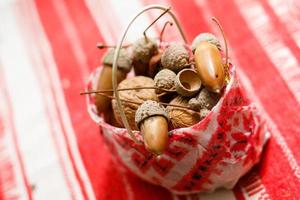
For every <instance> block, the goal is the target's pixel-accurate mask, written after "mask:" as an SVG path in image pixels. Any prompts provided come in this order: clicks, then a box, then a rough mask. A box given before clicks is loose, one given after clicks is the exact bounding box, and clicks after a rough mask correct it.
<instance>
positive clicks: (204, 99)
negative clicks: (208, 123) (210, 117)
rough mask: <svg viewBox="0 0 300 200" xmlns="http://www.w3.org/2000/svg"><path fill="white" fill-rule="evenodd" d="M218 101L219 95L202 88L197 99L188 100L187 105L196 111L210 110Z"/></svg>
mask: <svg viewBox="0 0 300 200" xmlns="http://www.w3.org/2000/svg"><path fill="white" fill-rule="evenodd" d="M219 99H220V95H218V94H216V93H213V92H210V91H208V90H207V89H206V88H203V89H202V90H201V91H200V93H199V94H198V96H197V97H195V98H192V99H190V100H189V105H190V106H191V107H192V108H196V109H197V110H200V109H204V108H205V109H208V110H211V109H212V108H213V107H214V106H215V105H216V104H217V103H218V101H219Z"/></svg>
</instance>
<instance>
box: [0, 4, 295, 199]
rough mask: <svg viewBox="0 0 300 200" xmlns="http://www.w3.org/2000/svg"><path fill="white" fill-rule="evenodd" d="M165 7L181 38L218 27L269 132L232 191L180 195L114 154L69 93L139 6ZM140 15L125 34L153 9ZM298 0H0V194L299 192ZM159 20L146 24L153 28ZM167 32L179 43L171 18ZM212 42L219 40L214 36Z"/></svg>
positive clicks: (132, 35)
mask: <svg viewBox="0 0 300 200" xmlns="http://www.w3.org/2000/svg"><path fill="white" fill-rule="evenodd" d="M153 3H158V4H162V5H169V6H171V7H172V10H173V11H174V12H175V13H176V15H177V16H178V18H179V20H180V23H181V25H182V27H183V29H184V31H185V34H186V35H187V39H188V42H189V43H191V42H192V40H193V38H194V37H195V36H197V35H198V34H199V33H201V32H213V33H214V34H216V35H217V36H218V37H219V38H221V35H220V33H219V30H218V29H217V27H216V26H215V24H214V23H213V22H212V21H211V17H212V16H215V17H216V18H218V19H219V21H220V22H221V24H222V26H223V28H224V31H225V34H226V37H227V40H228V43H229V55H230V58H231V62H232V63H233V64H234V65H235V66H236V69H237V76H238V78H239V81H240V83H241V84H242V85H243V87H244V88H245V90H246V91H247V94H248V96H249V97H250V99H251V101H253V102H254V103H255V104H256V106H257V107H258V110H259V111H260V112H261V113H262V117H263V118H264V119H266V121H267V125H268V128H269V131H270V133H271V138H270V139H269V141H268V143H267V144H266V146H265V150H264V152H263V155H262V160H261V162H260V163H259V164H258V165H257V166H255V167H254V168H253V169H252V170H251V171H250V172H249V173H248V174H247V175H246V176H244V177H243V178H242V179H241V180H240V181H239V182H238V184H237V185H236V186H235V188H234V189H233V190H218V191H216V192H214V193H211V194H199V195H192V196H180V195H175V194H171V193H170V192H168V191H167V190H166V189H163V188H161V187H158V186H154V185H151V184H149V183H146V182H144V181H142V180H140V179H139V178H137V177H136V176H133V175H132V174H130V173H129V172H127V171H125V170H124V169H123V168H122V167H121V166H118V165H117V164H116V162H114V159H115V158H114V157H113V156H112V152H111V151H110V150H109V149H108V148H107V147H106V145H105V141H104V139H103V137H102V136H101V135H100V134H99V127H98V126H97V125H96V123H94V122H93V121H92V120H91V119H90V116H89V115H88V112H87V108H86V99H85V97H83V96H80V95H79V92H80V91H82V90H83V89H84V87H85V84H86V81H87V80H88V78H89V75H90V73H91V72H92V71H94V70H95V69H96V68H97V67H98V66H100V64H101V57H102V55H103V54H104V52H105V51H103V50H98V49H97V48H96V44H97V43H98V42H102V43H105V44H112V45H113V44H116V43H117V41H118V40H119V38H120V36H121V35H120V33H121V32H122V30H123V29H124V27H125V26H126V25H127V23H128V22H129V20H130V19H131V18H132V16H133V14H134V13H136V12H137V11H139V10H140V9H141V8H142V7H144V6H145V5H149V4H153ZM160 13H161V12H159V11H153V12H149V13H146V14H145V15H143V16H142V17H141V18H140V19H139V20H138V21H137V23H136V25H135V26H134V28H133V29H132V30H131V31H130V32H129V34H128V37H127V41H126V42H127V43H130V42H132V41H134V40H135V39H137V38H138V37H141V36H142V32H143V30H144V29H145V28H146V27H147V26H148V25H149V24H150V23H151V22H152V21H153V20H154V19H155V18H156V17H157V16H158V15H159V14H160ZM299 13H300V2H299V1H297V0H286V1H279V0H222V1H218V0H189V1H183V0H178V1H176V0H151V1H150V0H127V1H121V0H111V1H107V0H64V1H58V0H54V1H45V0H26V1H25V0H1V1H0V200H7V199H30V200H31V199H38V200H48V199H58V200H60V199H62V200H68V199H76V200H81V199H85V200H93V199H100V200H102V199H110V200H120V199H121V200H122V199H129V200H140V199H143V200H152V199H166V200H169V199H170V200H171V199H174V200H177V199H178V200H189V199H204V200H205V199H207V200H212V199H215V200H217V199H224V200H231V199H238V200H242V199H278V200H281V199H300V190H299V188H300V167H299V166H300V164H299V163H300V147H299V141H300V14H299ZM166 20H168V19H167V18H163V19H161V20H159V21H158V22H157V23H156V24H155V25H154V26H153V27H152V28H151V29H150V30H149V31H148V34H149V35H152V36H158V35H159V34H160V31H161V28H162V26H163V25H164V22H165V21H166ZM163 39H164V40H166V41H180V36H179V34H178V30H177V29H176V28H175V26H172V27H167V29H166V33H165V34H164V37H163ZM221 41H222V40H221Z"/></svg>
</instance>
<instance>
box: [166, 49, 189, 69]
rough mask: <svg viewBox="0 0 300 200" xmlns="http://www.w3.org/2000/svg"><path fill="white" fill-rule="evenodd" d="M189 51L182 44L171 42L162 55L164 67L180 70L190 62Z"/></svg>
mask: <svg viewBox="0 0 300 200" xmlns="http://www.w3.org/2000/svg"><path fill="white" fill-rule="evenodd" d="M189 57H190V56H189V52H188V51H187V50H186V49H185V47H184V46H183V45H181V44H176V43H174V44H171V45H170V46H169V47H168V48H166V49H165V51H164V52H163V54H162V56H161V64H162V66H163V67H164V68H167V69H170V70H172V71H174V72H175V73H177V72H179V71H180V70H181V69H183V68H184V67H185V66H186V65H187V64H188V63H189Z"/></svg>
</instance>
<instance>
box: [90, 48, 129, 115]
mask: <svg viewBox="0 0 300 200" xmlns="http://www.w3.org/2000/svg"><path fill="white" fill-rule="evenodd" d="M114 53H115V49H109V50H108V51H107V53H106V54H105V55H104V58H103V61H102V63H103V68H102V71H101V74H100V75H99V78H98V83H97V90H109V89H112V64H113V58H114ZM131 68H132V62H131V59H130V56H129V53H128V51H127V50H126V49H121V50H120V53H119V59H118V63H117V76H116V77H117V82H118V83H119V82H121V81H122V80H124V79H125V78H126V76H127V73H128V72H129V71H130V70H131ZM107 94H108V95H112V94H113V92H109V93H107ZM95 100H96V102H95V104H96V107H97V110H98V113H106V112H107V111H108V110H109V109H110V106H111V100H110V99H109V98H108V97H105V96H103V95H96V96H95Z"/></svg>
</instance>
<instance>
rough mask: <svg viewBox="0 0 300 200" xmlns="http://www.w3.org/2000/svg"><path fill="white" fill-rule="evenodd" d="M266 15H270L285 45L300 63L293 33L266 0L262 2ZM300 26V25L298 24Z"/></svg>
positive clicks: (298, 50) (299, 53) (299, 55)
mask: <svg viewBox="0 0 300 200" xmlns="http://www.w3.org/2000/svg"><path fill="white" fill-rule="evenodd" d="M260 2H261V5H262V6H263V8H264V10H265V11H266V13H267V14H268V15H269V18H270V22H271V24H272V26H273V28H274V30H276V32H277V33H278V34H279V35H280V37H281V39H282V40H283V42H284V44H285V45H286V46H287V47H288V48H289V49H290V50H291V52H292V53H293V54H294V55H295V58H296V59H297V61H298V64H299V63H300V49H299V47H298V45H297V43H296V41H295V40H294V39H293V38H292V37H291V33H289V31H288V30H287V28H286V25H285V24H283V23H281V21H280V19H279V17H277V15H276V14H275V12H274V10H273V8H272V7H271V6H270V3H268V2H267V1H266V0H262V1H260ZM298 25H299V24H298Z"/></svg>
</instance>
